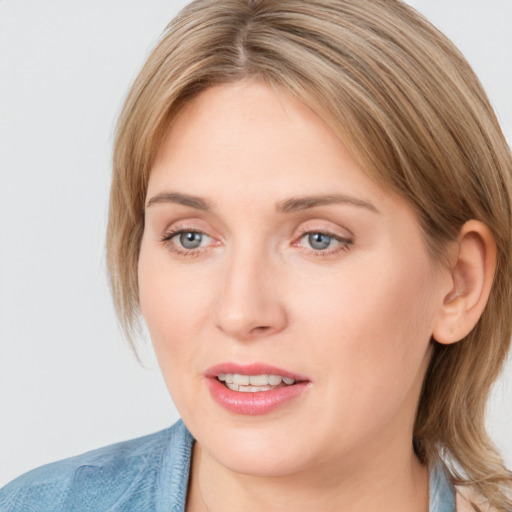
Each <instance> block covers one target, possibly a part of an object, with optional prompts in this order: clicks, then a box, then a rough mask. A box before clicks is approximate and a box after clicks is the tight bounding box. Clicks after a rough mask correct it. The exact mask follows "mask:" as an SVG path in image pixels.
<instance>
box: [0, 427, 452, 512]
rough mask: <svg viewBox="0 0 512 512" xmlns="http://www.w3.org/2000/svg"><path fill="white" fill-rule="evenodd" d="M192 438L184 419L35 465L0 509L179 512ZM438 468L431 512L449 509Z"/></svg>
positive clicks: (0, 500)
mask: <svg viewBox="0 0 512 512" xmlns="http://www.w3.org/2000/svg"><path fill="white" fill-rule="evenodd" d="M193 441H194V440H193V438H192V436H191V435H190V433H189V432H188V430H187V429H186V427H185V425H184V424H183V422H181V421H178V422H177V423H176V424H175V425H174V426H172V427H171V428H168V429H166V430H162V431H161V432H157V433H156V434H152V435H149V436H145V437H140V438H138V439H134V440H132V441H126V442H124V443H117V444H113V445H110V446H107V447H105V448H100V449H99V450H94V451H92V452H88V453H85V454H83V455H79V456H77V457H72V458H70V459H65V460H62V461H60V462H55V463H53V464H48V465H46V466H42V467H40V468H37V469H34V470H33V471H30V472H28V473H26V474H24V475H22V476H21V477H19V478H17V479H16V480H14V481H12V482H11V483H10V484H8V485H7V486H6V487H4V488H3V489H1V490H0V512H50V511H51V512H106V511H108V512H121V511H122V512H153V511H154V512H184V510H185V498H186V494H187V485H188V476H189V468H190V458H191V453H192V443H193ZM454 510H455V500H454V493H453V487H452V485H451V484H450V482H449V480H448V479H447V476H446V473H445V472H444V470H443V469H442V467H441V466H439V467H437V468H435V469H434V470H432V471H431V472H430V512H454Z"/></svg>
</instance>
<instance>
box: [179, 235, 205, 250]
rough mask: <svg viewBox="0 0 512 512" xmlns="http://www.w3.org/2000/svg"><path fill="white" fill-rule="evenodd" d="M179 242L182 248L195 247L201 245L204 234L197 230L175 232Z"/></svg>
mask: <svg viewBox="0 0 512 512" xmlns="http://www.w3.org/2000/svg"><path fill="white" fill-rule="evenodd" d="M176 235H177V238H178V240H179V243H180V244H181V246H182V247H183V248H184V249H197V248H198V247H201V243H202V241H203V237H204V234H203V233H198V232H197V231H181V232H180V233H176Z"/></svg>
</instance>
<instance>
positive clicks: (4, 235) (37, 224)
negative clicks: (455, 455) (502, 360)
mask: <svg viewBox="0 0 512 512" xmlns="http://www.w3.org/2000/svg"><path fill="white" fill-rule="evenodd" d="M184 3H185V2H182V1H176V0H166V1H164V0H144V1H142V0H138V1H135V0H108V1H105V0H88V1H87V2H81V1H80V2H79V1H70V0H46V1H44V2H41V1H40V0H0V486H1V485H2V484H4V483H6V482H7V481H9V480H10V479H12V478H13V477H15V476H17V475H18V474H20V473H22V472H24V471H26V470H28V469H30V468H32V467H34V466H37V465H41V464H43V463H46V462H49V461H53V460H57V459H60V458H63V457H67V456H71V455H75V454H78V453H81V452H84V451H86V450H89V449H92V448H96V447H99V446H102V445H105V444H108V443H112V442H115V441H119V440H124V439H129V438H131V437H136V436H139V435H143V434H146V433H150V432H153V431H156V430H158V429H161V428H164V427H166V426H168V425H170V424H171V423H172V422H174V421H175V420H176V419H177V417H178V414H177V413H176V411H175V409H174V406H173V404H172V402H171V400H170V398H169V397H168V395H167V391H166V388H165V385H164V383H163V380H162V378H161V376H160V374H159V372H158V370H157V365H156V363H155V361H154V357H153V355H152V352H151V349H150V348H149V344H148V345H147V348H146V350H145V351H144V352H143V357H144V362H145V365H144V367H141V366H140V365H139V364H138V363H137V362H136V361H135V359H134V358H133V356H132V355H131V352H130V350H129V348H127V346H126V345H125V343H124V341H123V340H122V337H121V335H120V333H119V329H118V326H117V325H116V321H115V317H114V313H113V309H112V306H111V303H110V298H109V293H108V288H107V284H106V278H105V264H104V232H105V224H106V213H107V207H108V205H107V197H108V187H109V178H110V165H109V162H110V155H111V142H112V132H113V127H114V120H115V118H116V115H117V114H118V112H119V109H120V106H121V102H122V99H123V97H124V95H125V94H126V92H127V90H128V86H129V84H130V83H131V81H132V80H133V79H134V77H135V75H136V73H137V71H138V69H139V68H140V66H141V64H142V62H143V61H144V58H145V57H146V56H147V54H148V52H149V50H150V49H151V48H152V46H153V45H154V44H155V42H156V41H157V39H158V37H159V34H160V33H161V31H162V30H163V29H164V27H165V25H166V24H167V22H168V21H169V20H170V19H171V18H172V17H173V15H174V14H175V13H176V12H177V11H178V9H179V8H180V7H181V6H183V5H184ZM409 3H411V4H412V5H413V6H415V7H416V8H418V9H419V10H420V11H422V12H423V13H424V14H426V15H427V17H428V18H429V19H431V21H433V22H434V24H436V25H437V26H438V27H439V28H441V29H442V30H443V31H444V32H445V33H447V34H448V35H449V36H450V37H451V38H452V39H453V40H454V41H455V42H456V44H457V45H458V46H459V47H460V48H461V50H462V51H463V52H464V54H465V55H466V57H467V58H468V59H469V61H470V62H471V63H472V65H473V66H474V68H475V70H476V72H477V73H478V74H479V76H480V78H481V80H482V81H483V83H484V86H485V87H486V89H487V91H488V93H489V95H490V97H491V100H492V102H493V104H494V106H495V108H496V109H497V112H498V115H499V117H500V120H501V122H502V125H503V127H504V130H505V131H506V133H507V134H508V135H509V140H510V141H512V31H511V30H510V27H511V26H512V0H486V1H485V2H484V1H483V0H472V1H470V0H465V1H462V0H460V1H459V0H414V1H413V0H411V1H410V2H409ZM511 368H512V367H511V365H509V366H508V367H507V370H506V375H505V376H504V378H503V379H502V380H501V381H500V382H499V384H498V385H497V387H496V390H495V393H494V395H493V400H492V403H491V408H490V415H489V425H490V429H491V432H492V434H493V436H494V438H495V440H496V441H497V443H498V445H499V446H500V448H501V450H502V452H503V455H504V456H505V458H506V460H507V462H508V464H509V466H512V376H511V373H512V369H511Z"/></svg>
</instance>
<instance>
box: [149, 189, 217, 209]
mask: <svg viewBox="0 0 512 512" xmlns="http://www.w3.org/2000/svg"><path fill="white" fill-rule="evenodd" d="M159 203H175V204H181V205H183V206H189V207H190V208H195V209H196V210H202V211H204V212H209V211H210V210H211V209H212V207H211V205H210V203H209V202H208V201H207V200H206V199H203V198H201V197H197V196H191V195H189V194H180V193H178V192H162V193H160V194H157V195H156V196H153V197H152V198H151V199H150V200H149V201H148V202H147V203H146V208H149V207H150V206H152V205H154V204H159Z"/></svg>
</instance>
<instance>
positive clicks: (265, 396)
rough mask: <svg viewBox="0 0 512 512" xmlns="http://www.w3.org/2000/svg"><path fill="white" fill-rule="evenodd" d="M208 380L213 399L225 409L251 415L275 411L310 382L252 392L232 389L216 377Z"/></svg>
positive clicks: (299, 393)
mask: <svg viewBox="0 0 512 512" xmlns="http://www.w3.org/2000/svg"><path fill="white" fill-rule="evenodd" d="M206 382H207V385H208V389H209V391H210V394H211V395H212V397H213V399H214V400H215V401H216V402H217V403H218V404H219V405H221V406H222V407H224V409H227V410H228V411H231V412H234V413H237V414H245V415H249V416H256V415H258V414H267V413H269V412H272V411H275V410H276V409H278V408H279V407H282V406H284V405H285V404H287V403H289V402H290V401H291V400H293V399H294V398H297V397H299V396H300V395H302V394H303V393H304V392H305V391H306V390H307V389H308V387H309V382H298V383H296V384H292V385H291V386H285V387H282V388H276V389H271V390H269V391H256V392H254V393H251V392H243V391H232V390H231V389H229V388H227V387H226V386H225V385H224V384H222V382H220V381H219V380H218V379H216V378H208V379H206Z"/></svg>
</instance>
